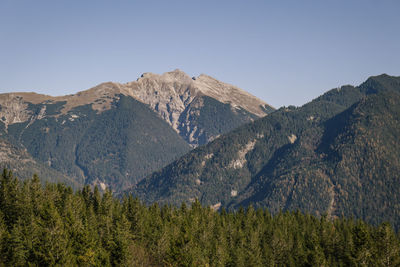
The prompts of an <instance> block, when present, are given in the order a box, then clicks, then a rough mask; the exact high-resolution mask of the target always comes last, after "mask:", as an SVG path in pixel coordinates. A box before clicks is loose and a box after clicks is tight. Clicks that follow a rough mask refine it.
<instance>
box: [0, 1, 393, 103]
mask: <svg viewBox="0 0 400 267" xmlns="http://www.w3.org/2000/svg"><path fill="white" fill-rule="evenodd" d="M399 7H400V3H399V2H396V1H380V2H375V1H360V0H358V1H352V2H351V3H348V2H346V1H335V2H334V3H324V4H322V3H318V2H317V3H314V2H312V1H305V2H302V3H297V2H296V1H285V2H281V3H266V2H263V1H254V2H251V3H243V2H239V1H220V2H217V3H214V2H212V1H205V2H203V3H202V5H199V4H197V3H194V2H183V1H169V2H168V3H165V2H162V1H149V2H146V3H142V2H127V1H121V2H116V3H115V2H114V3H110V2H106V1H96V2H94V1H86V2H84V3H83V2H78V1H69V2H66V3H61V2H53V1H41V2H40V3H36V2H35V3H33V2H29V1H19V2H15V1H3V2H2V3H0V22H1V23H0V34H1V35H2V36H5V38H4V40H3V41H2V42H1V43H0V59H1V62H2V64H0V73H2V79H1V80H0V93H7V92H35V93H41V94H47V95H52V96H60V95H68V94H75V93H77V92H78V91H84V90H87V89H90V88H92V87H94V86H96V85H98V84H100V83H103V82H108V81H111V82H118V83H126V82H130V81H134V80H136V79H137V78H138V77H140V75H141V74H142V73H145V72H152V73H157V74H162V73H165V72H169V71H172V70H174V69H177V68H178V69H180V70H182V71H184V72H185V73H187V74H188V75H189V76H196V77H197V76H198V75H200V74H201V73H204V74H207V75H209V76H212V77H214V78H216V79H218V80H219V81H222V82H224V83H229V84H232V85H234V86H237V87H239V88H241V89H243V90H245V91H247V92H249V93H251V94H253V95H254V96H256V97H258V98H260V99H261V100H263V101H265V102H266V103H268V104H270V105H271V106H273V107H275V108H279V107H281V106H288V105H295V106H301V105H303V104H305V103H307V102H308V101H310V100H312V99H314V98H315V97H317V96H319V95H321V94H323V93H324V92H326V91H328V90H330V89H332V88H337V87H339V86H343V85H347V84H350V85H354V86H358V85H359V84H361V83H362V82H364V81H365V80H366V79H368V77H370V76H377V75H381V74H383V73H386V74H388V75H391V76H399V75H400V65H399V64H398V62H400V55H399V54H398V53H397V48H398V47H400V37H399V36H398V34H396V33H397V31H398V29H397V26H398V25H400V17H399V16H398V15H397V12H396V11H397V10H399ZM138 11H139V12H138Z"/></svg>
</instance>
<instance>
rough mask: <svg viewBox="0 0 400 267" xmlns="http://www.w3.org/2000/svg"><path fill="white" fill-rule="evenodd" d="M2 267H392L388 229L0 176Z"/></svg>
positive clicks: (394, 249) (397, 242)
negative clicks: (147, 201) (150, 200)
mask: <svg viewBox="0 0 400 267" xmlns="http://www.w3.org/2000/svg"><path fill="white" fill-rule="evenodd" d="M0 250H1V254H0V255H1V257H0V265H1V266H71V265H73V266H77V265H79V266H398V265H399V264H400V239H399V236H398V234H396V233H395V232H394V230H393V228H392V227H391V226H390V224H388V223H383V224H380V225H379V226H371V225H368V224H366V223H364V222H362V221H359V220H354V219H345V218H336V219H328V217H327V216H324V215H323V216H320V217H316V216H313V215H310V214H303V213H300V212H298V211H292V212H278V213H277V214H275V215H271V213H270V212H268V210H264V209H254V208H253V207H252V206H249V207H248V208H246V209H243V208H239V209H238V210H237V211H235V212H227V211H225V210H224V209H222V210H221V211H220V212H216V211H214V210H213V209H211V208H210V207H204V206H201V204H200V202H199V201H194V202H193V203H192V204H191V205H190V206H189V205H188V206H187V205H186V204H184V203H183V204H182V205H181V206H180V207H173V206H167V205H164V206H162V207H161V206H158V204H153V205H151V206H146V205H144V204H142V203H141V202H140V201H139V200H138V199H134V198H133V197H132V196H129V197H127V196H126V197H124V198H123V199H117V198H114V197H113V196H112V193H111V192H110V191H108V190H107V191H106V192H105V193H103V194H101V193H100V192H99V190H98V189H97V188H96V187H95V188H94V189H91V188H90V187H89V186H86V187H84V188H83V189H81V190H79V191H76V192H74V191H73V190H72V188H71V187H67V186H65V185H63V184H51V183H47V184H46V185H44V186H42V184H41V182H40V180H39V177H38V176H36V175H35V176H34V177H33V178H32V179H30V180H25V181H24V182H21V181H19V180H18V179H17V178H16V177H15V176H14V175H13V174H12V172H11V171H8V170H6V169H5V170H4V171H3V173H2V174H1V175H0Z"/></svg>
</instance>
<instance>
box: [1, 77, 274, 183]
mask: <svg viewBox="0 0 400 267" xmlns="http://www.w3.org/2000/svg"><path fill="white" fill-rule="evenodd" d="M272 110H273V109H272V108H271V107H270V106H268V105H267V104H265V103H264V102H263V101H261V100H259V99H257V98H256V97H254V96H252V95H250V94H248V93H247V92H245V91H243V90H241V89H239V88H237V87H235V86H232V85H228V84H225V83H222V82H219V81H217V80H216V79H214V78H211V77H209V76H207V75H200V76H199V77H197V78H190V77H189V76H188V75H187V74H185V73H184V72H182V71H180V70H175V71H172V72H167V73H164V74H162V75H157V74H152V73H145V74H143V75H142V77H140V78H139V79H138V80H137V81H134V82H129V83H125V84H120V83H112V82H107V83H102V84H100V85H98V86H95V87H93V88H91V89H89V90H86V91H82V92H78V93H76V94H73V95H66V96H59V97H52V96H47V95H40V94H36V93H8V94H0V140H2V142H4V143H7V144H10V145H11V146H9V147H10V149H11V148H12V152H10V153H13V154H18V155H19V156H21V157H28V158H30V160H31V162H35V166H36V167H35V169H37V170H38V172H40V173H41V177H43V178H44V179H47V180H54V179H55V178H54V177H51V176H50V174H51V173H50V172H49V170H50V169H51V170H53V172H54V171H55V172H56V174H58V176H57V177H60V179H66V180H71V179H72V181H74V183H76V184H78V185H83V184H97V185H99V186H101V187H102V188H103V189H104V188H105V187H111V188H112V189H113V190H116V191H119V190H122V189H124V188H128V187H130V186H132V185H134V184H135V183H137V182H138V181H139V180H140V179H141V178H143V177H145V176H146V175H148V174H150V173H151V172H153V171H156V170H157V169H159V168H161V167H164V166H165V165H167V164H168V163H170V162H171V161H173V160H174V159H176V158H178V157H179V156H182V155H183V154H185V153H186V152H188V151H190V150H191V149H192V148H193V147H195V146H198V145H202V144H205V143H207V142H209V141H210V140H212V139H214V138H216V137H217V136H219V135H220V134H223V133H226V132H228V131H230V130H232V129H234V128H236V127H238V126H240V125H242V124H244V123H247V122H250V121H253V120H254V119H257V118H259V117H262V116H265V115H266V114H267V113H268V112H270V111H272ZM211 122H212V123H211ZM10 151H11V150H10ZM21 153H22V154H21ZM17 163H18V161H9V160H7V157H5V158H3V159H2V160H1V161H0V164H3V165H7V166H8V167H9V168H11V169H14V170H15V172H16V173H17V174H18V175H21V176H25V174H27V173H26V172H23V171H22V165H21V164H17ZM45 169H46V170H45ZM51 175H54V173H52V174H51ZM62 177H64V178H62ZM66 177H68V178H66Z"/></svg>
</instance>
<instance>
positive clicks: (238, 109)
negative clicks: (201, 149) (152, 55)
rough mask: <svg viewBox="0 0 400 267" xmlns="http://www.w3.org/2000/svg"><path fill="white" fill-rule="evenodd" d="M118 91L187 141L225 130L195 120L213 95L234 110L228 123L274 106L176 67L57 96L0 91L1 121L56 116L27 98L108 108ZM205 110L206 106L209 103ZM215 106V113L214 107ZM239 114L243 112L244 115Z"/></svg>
mask: <svg viewBox="0 0 400 267" xmlns="http://www.w3.org/2000/svg"><path fill="white" fill-rule="evenodd" d="M120 95H125V96H130V97H133V98H135V99H136V100H138V101H140V102H142V103H145V104H147V105H149V106H150V108H151V109H152V110H153V111H155V112H156V113H158V114H159V116H160V117H161V118H162V119H164V120H165V121H166V122H167V123H168V124H170V125H171V127H172V128H173V129H174V130H175V131H176V132H177V133H179V134H180V135H181V136H182V137H183V138H184V139H185V140H186V141H187V142H188V143H189V144H191V145H192V146H197V145H201V144H205V143H207V142H209V141H211V140H213V139H215V138H216V137H218V135H219V134H221V133H224V132H226V131H227V130H230V128H226V129H222V130H215V129H214V131H207V129H205V128H204V125H203V126H201V125H199V123H198V122H197V121H199V120H201V116H202V112H203V111H202V109H203V108H204V105H205V104H204V102H205V98H211V99H214V100H216V101H217V103H220V104H221V105H222V104H223V105H229V107H230V110H231V113H232V114H233V115H232V114H230V116H231V117H232V116H233V117H234V116H235V114H237V115H238V117H240V120H237V121H235V123H232V127H231V128H234V127H237V126H238V125H239V124H243V123H245V122H250V121H252V120H254V119H255V118H259V117H263V116H265V115H267V113H268V110H273V108H272V107H270V106H269V105H268V104H266V103H265V102H263V101H262V100H260V99H258V98H257V97H255V96H253V95H251V94H249V93H247V92H245V91H243V90H241V89H240V88H238V87H235V86H233V85H230V84H227V83H223V82H220V81H218V80H216V79H214V78H212V77H210V76H208V75H205V74H201V75H200V76H198V77H195V78H191V77H190V76H189V75H187V74H186V73H184V72H183V71H181V70H178V69H176V70H174V71H171V72H166V73H164V74H162V75H159V74H154V73H144V74H143V75H142V76H141V77H140V78H138V79H137V80H136V81H133V82H128V83H125V84H121V83H113V82H107V83H102V84H99V85H97V86H95V87H93V88H91V89H89V90H86V91H81V92H78V93H76V94H73V95H66V96H59V97H52V96H47V95H40V94H35V93H10V94H0V107H1V109H0V120H1V121H2V122H3V123H4V124H5V125H6V127H7V126H8V125H9V124H13V123H16V122H25V121H31V120H35V119H41V118H44V117H45V116H58V115H57V114H52V115H47V114H46V110H45V109H44V110H42V111H41V113H39V114H33V113H32V112H31V111H30V110H29V109H28V108H27V107H28V103H32V104H44V103H57V102H60V101H65V102H66V103H65V104H64V105H63V107H62V109H61V114H66V113H67V112H68V111H70V110H71V109H73V108H75V107H78V106H82V105H87V104H90V105H91V106H92V108H93V110H96V111H97V112H102V111H104V110H108V109H110V108H111V107H112V104H113V102H114V101H117V100H118V99H119V96H120ZM208 110H211V109H210V108H208ZM214 110H215V111H214V112H216V113H218V109H217V108H215V109H214ZM210 112H212V111H210ZM244 113H247V115H243V114H244ZM239 115H240V116H239ZM208 116H210V114H208ZM246 116H247V117H246ZM199 118H200V119H199ZM227 120H229V119H227ZM200 124H201V123H200ZM203 124H204V123H203ZM200 139H201V140H200Z"/></svg>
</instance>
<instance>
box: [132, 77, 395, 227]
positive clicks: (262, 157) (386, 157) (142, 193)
mask: <svg viewBox="0 0 400 267" xmlns="http://www.w3.org/2000/svg"><path fill="white" fill-rule="evenodd" d="M399 136H400V77H391V76H388V75H380V76H375V77H370V78H369V79H368V80H367V81H365V82H364V83H362V84H361V85H360V86H358V87H354V86H342V87H339V88H335V89H332V90H330V91H328V92H327V93H325V94H323V95H322V96H320V97H318V98H316V99H314V100H313V101H311V102H309V103H307V104H305V105H303V106H302V107H294V106H289V107H282V108H280V109H278V110H276V111H275V112H273V113H271V114H270V115H268V116H266V117H263V118H261V119H259V120H256V121H254V122H251V123H249V124H246V125H244V126H241V127H239V128H237V129H235V130H233V131H231V132H230V133H228V134H225V135H223V136H221V137H219V138H218V139H216V140H214V141H212V142H210V143H209V144H207V145H205V146H201V147H198V148H196V149H195V150H193V151H191V152H189V153H188V154H186V155H185V156H183V157H181V158H180V159H178V160H176V161H174V162H173V163H171V164H169V165H168V166H166V167H164V168H163V169H161V170H159V171H157V172H155V173H153V174H152V175H150V176H148V177H147V178H145V179H144V180H142V181H141V182H140V183H138V184H137V185H136V186H134V187H133V188H131V189H130V190H128V191H127V192H129V193H132V194H134V195H136V196H138V197H139V198H140V199H142V200H144V201H146V202H147V203H153V202H159V203H161V204H163V203H170V204H171V203H172V204H180V203H182V202H186V203H190V202H192V201H194V200H195V199H198V200H199V201H200V202H201V203H202V204H204V205H210V206H211V207H213V208H214V209H220V208H221V207H224V208H227V209H236V208H238V207H240V206H249V205H253V206H256V207H263V208H267V209H269V210H270V211H271V212H272V213H277V212H279V211H280V210H301V211H303V212H310V213H313V214H316V215H322V214H326V215H327V216H329V217H331V218H334V217H337V216H349V217H356V218H362V219H364V220H366V221H368V222H370V223H374V224H376V223H380V222H382V221H389V222H390V223H391V224H392V225H394V226H395V227H396V228H399V227H400V209H399V206H400V197H399V196H400V183H399V173H400V142H399Z"/></svg>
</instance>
